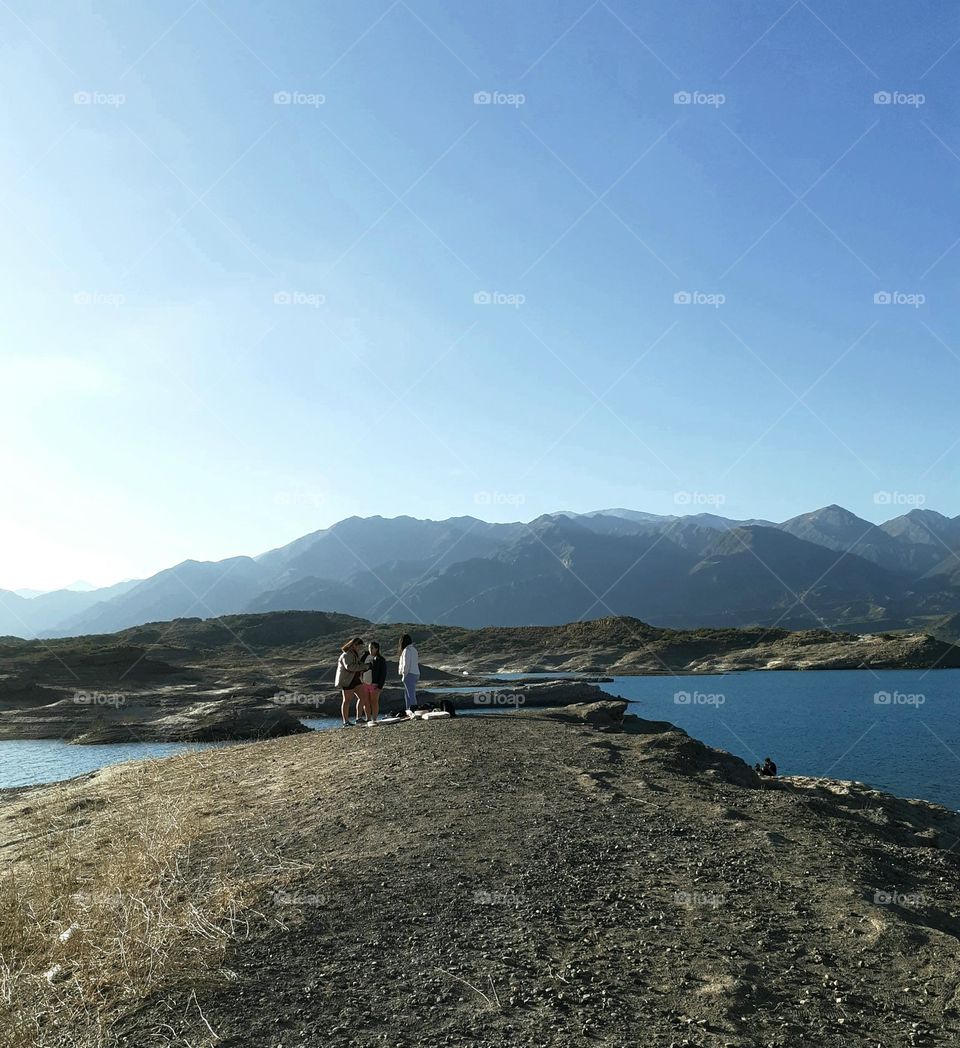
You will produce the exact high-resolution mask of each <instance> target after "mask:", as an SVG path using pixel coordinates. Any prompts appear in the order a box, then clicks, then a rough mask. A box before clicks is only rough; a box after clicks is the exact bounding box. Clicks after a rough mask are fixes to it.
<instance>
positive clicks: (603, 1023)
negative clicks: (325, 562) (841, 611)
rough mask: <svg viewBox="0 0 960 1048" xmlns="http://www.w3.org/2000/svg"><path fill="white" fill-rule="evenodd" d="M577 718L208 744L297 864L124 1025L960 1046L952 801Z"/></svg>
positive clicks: (266, 836)
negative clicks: (766, 772)
mask: <svg viewBox="0 0 960 1048" xmlns="http://www.w3.org/2000/svg"><path fill="white" fill-rule="evenodd" d="M573 719H575V715H573V714H571V713H570V712H569V711H567V712H563V711H551V712H547V711H544V712H527V713H522V714H519V715H513V714H510V715H504V716H499V717H489V718H458V719H456V720H455V721H448V722H434V723H431V724H425V723H420V724H409V725H407V724H404V725H400V726H397V727H393V728H387V727H384V728H381V729H378V730H373V729H370V730H368V729H349V730H343V731H337V732H324V733H322V734H320V733H317V734H316V735H313V736H309V737H294V738H289V739H282V740H278V741H275V742H270V743H264V744H259V745H257V746H250V747H243V748H236V749H229V750H224V751H219V752H216V753H206V754H202V755H200V754H197V755H192V758H191V759H196V761H197V762H198V768H199V770H198V772H197V775H196V776H195V778H194V780H193V781H194V788H196V789H201V790H202V789H204V788H206V789H209V791H210V796H209V797H208V798H207V800H208V802H212V803H208V807H210V809H211V810H210V816H211V818H214V819H215V818H216V817H217V814H218V810H217V803H216V796H217V794H216V791H217V782H218V781H221V782H222V781H223V778H224V769H225V768H226V767H227V765H230V764H232V765H233V773H234V774H233V777H232V778H231V781H232V782H236V783H237V786H236V789H237V790H242V791H243V804H244V807H245V808H248V809H250V810H255V814H256V818H255V819H252V820H249V819H248V820H245V821H243V822H242V824H241V823H238V824H237V826H236V834H235V837H234V839H233V842H232V845H233V847H234V848H235V849H236V851H237V853H238V854H242V853H244V852H245V850H247V849H249V850H251V853H252V852H253V851H255V852H256V853H257V854H263V853H264V850H265V845H269V849H270V850H271V851H275V852H276V854H278V855H280V856H282V857H283V859H284V862H283V868H282V873H278V874H277V875H276V876H272V875H271V876H269V877H266V878H264V883H265V884H266V885H267V887H266V893H265V894H264V895H262V897H261V900H260V902H259V903H258V904H257V906H256V907H255V910H256V913H255V914H254V915H253V917H252V920H251V924H250V929H251V930H250V934H249V937H247V938H245V939H243V940H238V941H235V942H234V943H233V944H232V945H231V946H230V948H229V950H228V952H227V956H226V958H225V961H224V966H223V970H221V971H219V972H216V973H213V974H212V975H211V977H210V979H208V980H204V981H203V982H202V983H201V984H200V985H197V986H195V987H187V986H179V987H178V986H173V987H171V988H170V989H169V990H168V991H166V992H165V993H164V994H163V995H162V996H161V997H160V998H159V999H155V1000H153V1001H151V1002H149V1003H148V1006H147V1007H146V1008H145V1009H141V1010H140V1011H139V1012H137V1013H136V1014H135V1015H134V1016H131V1017H129V1018H128V1019H126V1020H124V1021H123V1022H121V1023H120V1025H119V1026H118V1028H117V1031H118V1032H120V1033H122V1037H121V1043H122V1044H123V1045H124V1046H125V1048H141V1046H147V1045H150V1046H151V1048H152V1046H154V1045H157V1046H161V1045H164V1044H170V1045H172V1044H177V1045H181V1044H183V1045H185V1044H199V1043H203V1040H204V1037H206V1039H207V1042H208V1043H209V1042H210V1040H211V1039H210V1037H209V1030H210V1029H212V1030H213V1031H215V1033H216V1036H217V1041H216V1042H215V1043H218V1044H219V1045H221V1046H222V1048H300V1046H303V1048H307V1046H310V1048H312V1046H315V1045H326V1046H341V1045H342V1046H348V1045H349V1046H351V1048H356V1046H384V1045H387V1046H391V1048H393V1046H403V1048H407V1046H414V1045H457V1046H460V1045H473V1046H477V1048H484V1046H491V1048H492V1046H504V1045H518V1046H519V1045H523V1046H547V1045H550V1046H574V1045H576V1046H594V1045H609V1046H623V1048H626V1046H628V1045H629V1046H631V1048H633V1046H650V1048H653V1046H657V1048H661V1046H662V1048H667V1046H670V1045H678V1046H679V1045H698V1046H710V1048H721V1046H732V1045H735V1046H738V1048H740V1046H743V1048H746V1046H793V1045H799V1044H801V1043H806V1044H811V1045H816V1046H817V1048H832V1046H837V1048H840V1046H843V1048H859V1046H863V1048H867V1046H869V1048H876V1046H878V1045H879V1046H881V1048H892V1046H899V1045H915V1044H919V1045H934V1044H938V1045H955V1044H957V1043H960V1021H958V1015H957V1011H956V1009H957V1007H958V1004H960V997H958V996H957V984H958V979H960V943H958V934H960V920H958V917H957V913H958V900H960V894H958V887H960V860H958V859H957V857H956V855H955V853H954V852H948V851H946V850H945V849H943V848H941V849H937V848H936V847H931V846H929V845H930V844H931V843H934V842H933V837H934V835H935V832H936V831H931V830H929V828H928V826H929V825H930V823H931V820H932V822H933V823H934V824H935V823H936V821H937V817H936V813H935V812H934V814H933V815H931V814H930V812H931V811H933V809H929V808H928V807H927V806H925V805H921V806H918V807H916V808H915V809H910V808H907V807H906V806H896V805H892V803H885V802H884V801H883V800H882V798H881V795H877V794H873V793H872V792H870V791H867V790H865V789H859V790H858V789H855V788H854V789H851V790H847V791H844V790H843V789H841V790H840V792H834V791H832V790H828V789H826V788H822V787H817V786H816V785H815V784H812V783H798V784H797V785H796V786H787V787H786V788H781V789H762V790H761V789H757V788H755V787H754V785H753V783H754V780H753V776H752V773H751V772H749V770H748V769H746V768H745V766H743V765H742V764H740V763H739V762H737V761H736V760H734V759H733V758H730V757H729V756H728V755H724V754H720V753H718V751H713V750H710V749H708V748H707V747H704V746H702V745H701V744H700V743H697V742H695V741H694V740H691V739H689V738H688V737H687V736H686V735H684V734H683V733H681V732H676V731H669V732H664V731H663V726H658V725H653V724H651V723H650V722H635V723H634V724H633V725H632V726H631V727H630V728H629V730H628V731H626V732H617V731H613V732H608V731H599V730H596V729H595V728H594V727H591V726H588V725H586V724H583V723H580V722H578V723H573V722H572V721H573ZM628 722H629V719H628ZM238 762H240V763H239V764H238ZM238 768H239V769H240V770H241V771H242V776H241V777H238V776H237V775H236V772H237V769H238ZM204 777H205V778H204ZM204 782H206V786H204V785H203V783H204ZM738 783H741V784H738ZM197 784H199V785H197ZM878 798H881V799H878ZM231 810H232V809H231ZM910 823H912V825H911V824H910ZM920 833H925V836H918V834H920ZM254 837H256V838H257V839H256V840H254V839H253V838H254ZM943 840H946V837H945V836H943V837H942V841H943ZM261 872H262V871H261ZM876 893H885V894H880V895H878V894H876ZM70 1043H75V1042H70Z"/></svg>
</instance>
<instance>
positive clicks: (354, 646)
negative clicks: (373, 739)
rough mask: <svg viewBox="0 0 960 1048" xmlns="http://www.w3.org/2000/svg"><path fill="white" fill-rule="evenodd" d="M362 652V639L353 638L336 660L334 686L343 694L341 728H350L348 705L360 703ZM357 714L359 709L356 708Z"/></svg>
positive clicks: (341, 650)
mask: <svg viewBox="0 0 960 1048" xmlns="http://www.w3.org/2000/svg"><path fill="white" fill-rule="evenodd" d="M362 650H363V639H362V638H361V637H354V638H353V640H348V641H347V643H346V644H344V646H343V647H342V648H341V649H340V658H339V659H337V677H336V686H337V687H338V688H339V689H340V691H341V692H342V693H343V700H342V702H341V703H340V716H341V717H343V726H344V727H345V728H347V727H349V726H350V704H351V703H353V702H358V703H359V701H360V677H361V674H362V673H363V668H364V667H363V663H362V662H361V661H360V652H361V651H362ZM358 714H359V708H358Z"/></svg>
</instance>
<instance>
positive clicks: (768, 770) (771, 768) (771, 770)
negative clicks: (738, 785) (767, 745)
mask: <svg viewBox="0 0 960 1048" xmlns="http://www.w3.org/2000/svg"><path fill="white" fill-rule="evenodd" d="M755 770H756V772H757V774H758V775H763V776H764V777H765V778H775V777H776V774H777V766H776V764H774V763H773V761H772V760H771V759H770V758H769V757H765V758H764V761H763V764H762V765H760V764H758V765H756V769H755Z"/></svg>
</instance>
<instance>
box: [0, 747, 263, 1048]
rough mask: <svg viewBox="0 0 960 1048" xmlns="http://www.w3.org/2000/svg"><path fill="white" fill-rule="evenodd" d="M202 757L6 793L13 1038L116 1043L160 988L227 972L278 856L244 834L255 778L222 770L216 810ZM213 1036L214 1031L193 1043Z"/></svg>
mask: <svg viewBox="0 0 960 1048" xmlns="http://www.w3.org/2000/svg"><path fill="white" fill-rule="evenodd" d="M203 758H204V755H203V754H200V753H194V754H186V755H183V756H182V757H180V758H176V760H177V761H178V766H177V767H175V768H172V767H171V763H170V762H169V761H164V762H163V763H162V764H158V763H148V764H141V763H137V764H131V765H126V766H123V767H120V768H114V769H108V770H105V771H103V772H101V773H100V774H99V775H98V776H97V778H96V779H94V780H93V781H92V782H90V781H88V782H81V783H67V784H64V785H63V786H61V787H53V788H49V789H47V790H44V791H43V792H42V793H34V794H27V795H25V796H24V799H23V800H20V799H18V800H15V801H13V802H11V803H10V805H9V806H8V807H12V808H13V809H14V811H13V812H12V813H10V814H8V813H6V812H5V814H7V820H6V822H7V826H6V829H7V833H6V837H7V840H6V842H5V847H4V854H5V855H7V856H9V855H10V853H11V852H13V853H14V855H13V857H12V860H11V859H9V858H8V859H7V860H6V861H5V863H4V867H3V869H2V871H0V1044H2V1045H4V1048H8V1046H9V1048H109V1046H110V1045H112V1044H114V1043H115V1040H114V1033H113V1031H114V1029H115V1027H116V1021H117V1019H118V1017H120V1016H123V1015H127V1014H129V1013H131V1012H132V1011H134V1010H135V1009H136V1008H137V1006H138V1005H139V1004H140V1002H142V1001H144V1000H146V999H148V998H149V997H151V995H154V994H156V993H158V992H160V991H163V990H164V989H165V988H167V987H169V986H170V985H171V984H173V983H176V984H177V985H179V986H180V987H181V988H182V987H184V986H195V985H198V984H201V983H202V982H203V981H204V980H205V979H209V978H211V977H212V976H214V975H219V976H220V977H226V978H229V973H225V972H223V971H218V969H219V968H220V966H221V964H222V960H223V956H224V952H225V950H226V947H227V945H228V944H229V943H230V942H231V941H232V940H235V939H237V938H238V937H242V936H244V935H245V934H246V932H247V923H246V922H247V920H248V919H249V917H250V914H251V907H252V906H253V905H254V902H255V899H256V897H257V895H258V894H259V892H260V890H261V888H262V885H263V884H264V883H265V882H266V881H267V880H268V879H271V878H272V879H273V880H274V882H275V878H276V874H277V873H278V872H279V871H278V860H276V859H275V857H271V856H269V855H267V854H265V853H264V851H263V840H264V835H263V834H262V833H256V832H249V831H255V830H256V829H257V827H256V826H255V825H253V822H252V819H251V816H250V815H249V813H250V812H251V811H253V810H255V808H254V806H253V805H252V804H250V803H249V799H250V798H249V797H248V796H247V789H246V787H247V786H248V785H249V784H248V783H244V782H241V781H239V780H238V781H236V782H222V781H221V782H219V786H220V789H218V790H217V792H216V797H217V802H216V804H217V807H216V810H210V791H209V786H210V775H209V773H207V769H206V767H205V762H204V759H203ZM231 767H233V765H231ZM220 768H221V771H220V772H219V773H218V774H220V775H222V774H223V773H224V772H226V767H225V765H221V766H220ZM235 774H236V773H235ZM92 811H93V812H95V817H93V818H91V817H90V816H91V812H92ZM227 826H229V829H230V832H231V836H230V838H229V839H228V838H227V837H225V836H224V832H223V828H224V827H227ZM0 841H2V835H0ZM194 1006H196V1003H195V999H194ZM202 1025H203V1024H202V1023H201V1026H202ZM213 1039H214V1038H213V1036H212V1031H211V1036H210V1037H209V1038H204V1039H203V1040H202V1041H198V1042H196V1043H195V1048H199V1046H200V1045H201V1044H204V1043H212V1041H213Z"/></svg>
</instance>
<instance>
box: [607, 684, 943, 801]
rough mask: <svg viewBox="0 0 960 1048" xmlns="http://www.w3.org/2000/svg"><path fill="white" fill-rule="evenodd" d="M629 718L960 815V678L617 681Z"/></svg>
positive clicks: (614, 687)
mask: <svg viewBox="0 0 960 1048" xmlns="http://www.w3.org/2000/svg"><path fill="white" fill-rule="evenodd" d="M602 687H603V689H604V691H606V692H608V693H609V694H611V695H620V696H621V697H623V698H625V699H629V700H630V702H631V707H630V712H632V713H636V714H637V715H638V716H640V717H646V718H648V719H650V720H666V721H671V722H673V723H674V724H676V725H678V726H679V727H681V728H683V729H684V730H685V731H687V732H689V733H690V734H691V735H693V736H694V737H695V738H698V739H702V740H703V741H704V742H707V743H709V744H710V745H711V746H719V747H720V748H722V749H725V750H729V751H730V752H731V753H735V754H736V755H737V756H738V757H742V758H743V759H744V760H745V761H747V762H748V763H750V764H754V763H756V762H757V761H760V760H762V759H763V758H764V757H766V756H767V755H768V754H769V755H770V756H771V757H773V759H774V760H775V761H776V762H777V765H778V767H779V771H780V772H781V773H782V774H784V775H791V774H792V775H815V776H825V777H829V778H833V779H857V780H859V781H860V782H866V783H869V784H870V785H871V786H876V787H877V788H879V789H884V790H889V791H890V792H892V793H897V794H900V795H902V796H905V797H923V798H925V799H927V800H932V801H937V802H939V803H940V804H945V805H947V806H948V807H950V808H955V809H958V810H960V670H933V671H928V670H889V671H882V672H876V673H871V672H869V671H860V670H837V671H830V670H826V671H816V672H807V673H799V672H782V673H779V672H773V673H770V672H767V673H762V672H761V673H734V674H727V675H724V676H720V675H717V676H712V675H711V676H696V677H671V676H664V677H617V678H616V680H615V681H614V683H612V684H604V685H602Z"/></svg>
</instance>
